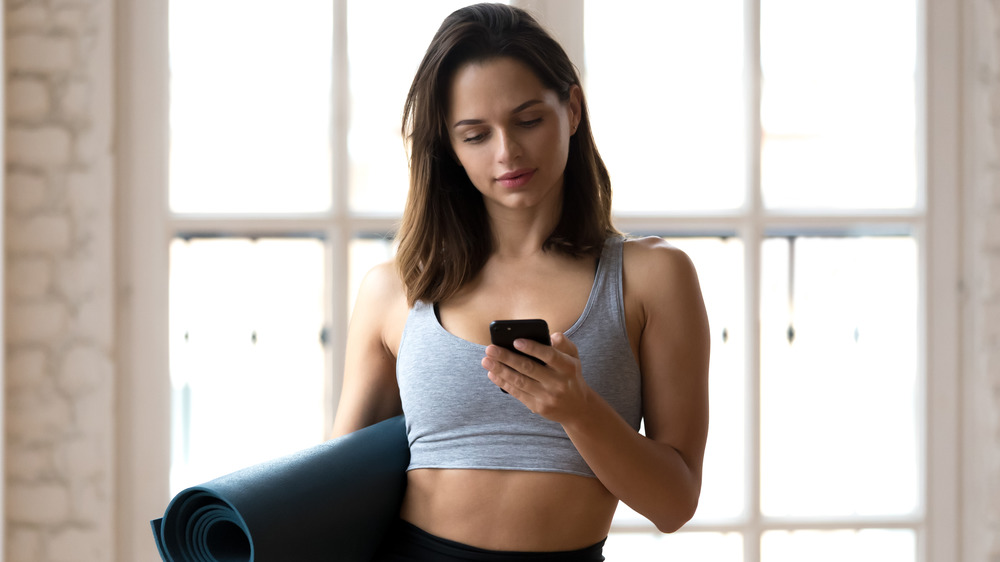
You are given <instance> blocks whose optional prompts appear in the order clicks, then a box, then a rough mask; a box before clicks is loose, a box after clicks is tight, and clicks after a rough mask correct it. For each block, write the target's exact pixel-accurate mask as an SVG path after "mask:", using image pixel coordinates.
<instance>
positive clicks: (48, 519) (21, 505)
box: [7, 484, 70, 525]
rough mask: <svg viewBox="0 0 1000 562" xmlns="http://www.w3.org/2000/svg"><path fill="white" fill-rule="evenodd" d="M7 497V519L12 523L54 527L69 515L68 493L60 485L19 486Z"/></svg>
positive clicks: (10, 489) (12, 488)
mask: <svg viewBox="0 0 1000 562" xmlns="http://www.w3.org/2000/svg"><path fill="white" fill-rule="evenodd" d="M7 497H8V499H7V517H8V518H9V520H10V521H11V522H14V523H32V524H36V525H56V524H59V523H63V522H65V521H66V520H67V519H68V518H69V515H70V500H69V491H68V490H67V489H66V487H65V486H62V485H60V484H20V485H18V486H12V487H10V488H9V489H8V490H7Z"/></svg>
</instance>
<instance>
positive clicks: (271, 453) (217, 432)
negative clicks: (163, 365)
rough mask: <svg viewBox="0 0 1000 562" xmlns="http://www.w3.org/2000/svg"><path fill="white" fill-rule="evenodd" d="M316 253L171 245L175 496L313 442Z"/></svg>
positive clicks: (304, 242) (316, 415) (209, 242)
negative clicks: (196, 485) (181, 490)
mask: <svg viewBox="0 0 1000 562" xmlns="http://www.w3.org/2000/svg"><path fill="white" fill-rule="evenodd" d="M323 278H324V276H323V244H322V242H320V241H318V240H310V239H287V240H279V239H262V240H256V241H254V240H247V239H201V240H192V241H185V240H174V242H173V243H172V244H171V247H170V377H171V383H172V387H173V392H174V403H173V411H174V416H173V418H174V419H173V421H174V432H173V437H172V441H173V451H174V453H173V463H172V470H171V484H172V488H173V490H174V492H177V491H179V490H180V489H181V488H183V487H185V486H189V485H192V484H197V483H201V482H204V481H205V480H208V479H211V478H215V477H217V476H221V475H223V474H226V473H229V472H231V471H233V470H236V469H239V468H242V467H245V466H248V465H251V464H255V463H257V462H261V461H264V460H268V459H270V458H273V457H277V456H280V455H283V454H287V453H291V452H293V451H296V450H299V449H303V448H305V447H308V446H310V445H314V444H316V443H319V442H320V441H321V440H322V439H323V415H324V404H323V398H324V387H323V384H324V373H325V371H326V369H324V365H323V348H322V344H321V342H320V332H321V330H322V328H323V309H324V304H323V294H324V291H323Z"/></svg>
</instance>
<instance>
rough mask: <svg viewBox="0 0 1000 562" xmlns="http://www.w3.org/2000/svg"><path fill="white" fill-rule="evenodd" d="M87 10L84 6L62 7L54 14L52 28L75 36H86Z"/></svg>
mask: <svg viewBox="0 0 1000 562" xmlns="http://www.w3.org/2000/svg"><path fill="white" fill-rule="evenodd" d="M87 19H88V18H87V10H86V8H84V7H83V6H60V7H57V8H56V9H55V11H54V12H53V14H52V28H53V29H55V30H57V31H61V32H64V33H66V32H68V33H70V34H73V35H85V34H86V31H87V25H88V24H89V22H88V21H87Z"/></svg>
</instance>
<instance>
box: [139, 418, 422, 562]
mask: <svg viewBox="0 0 1000 562" xmlns="http://www.w3.org/2000/svg"><path fill="white" fill-rule="evenodd" d="M409 462H410V451H409V448H408V446H407V440H406V429H405V424H404V422H403V417H402V416H397V417H395V418H392V419H388V420H385V421H383V422H381V423H378V424H375V425H373V426H370V427H366V428H364V429H361V430H359V431H356V432H354V433H351V434H349V435H345V436H343V437H339V438H337V439H333V440H331V441H327V442H326V443H323V444H320V445H317V446H315V447H312V448H309V449H306V450H304V451H300V452H298V453H295V454H292V455H289V456H286V457H281V458H278V459H275V460H272V461H269V462H266V463H262V464H259V465H256V466H252V467H249V468H245V469H243V470H239V471H237V472H234V473H232V474H229V475H226V476H223V477H221V478H216V479H215V480H211V481H209V482H206V483H204V484H202V485H200V486H193V487H191V488H188V489H186V490H184V491H182V492H180V493H179V494H177V495H176V496H174V499H173V500H171V502H170V504H169V505H168V506H167V509H166V511H165V512H164V514H163V517H162V518H160V519H156V520H154V521H152V522H151V524H152V527H153V535H154V537H155V539H156V547H157V549H159V551H160V557H161V558H162V559H163V560H164V562H293V561H294V562H310V561H324V562H326V561H332V560H337V561H346V562H353V561H368V560H369V559H370V558H371V556H372V554H373V553H374V552H375V549H376V548H377V547H378V546H379V544H380V542H381V539H382V536H383V535H384V533H385V531H386V529H387V528H388V527H389V525H390V524H391V523H392V522H393V521H394V520H395V519H396V517H397V516H398V515H399V505H400V502H401V501H402V498H403V492H404V490H405V487H406V466H407V465H408V464H409Z"/></svg>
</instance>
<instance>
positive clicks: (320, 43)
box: [170, 0, 333, 213]
mask: <svg viewBox="0 0 1000 562" xmlns="http://www.w3.org/2000/svg"><path fill="white" fill-rule="evenodd" d="M332 18H333V12H332V8H331V5H330V3H329V2H313V1H308V0H291V1H287V0H286V1H284V2H282V3H281V9H279V10H276V9H275V7H274V2H272V1H271V0H209V1H200V0H172V1H171V2H170V33H171V37H170V45H171V48H170V103H171V110H170V146H171V150H170V208H171V209H172V210H173V211H174V212H178V213H254V212H257V213H274V212H286V213H291V212H300V213H301V212H319V211H324V210H326V209H328V208H329V207H330V203H331V198H330V141H329V137H330V91H331V74H330V68H331V66H332V48H333V42H332V35H331V30H332V25H331V21H332ZM220 30H223V35H222V37H220Z"/></svg>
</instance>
